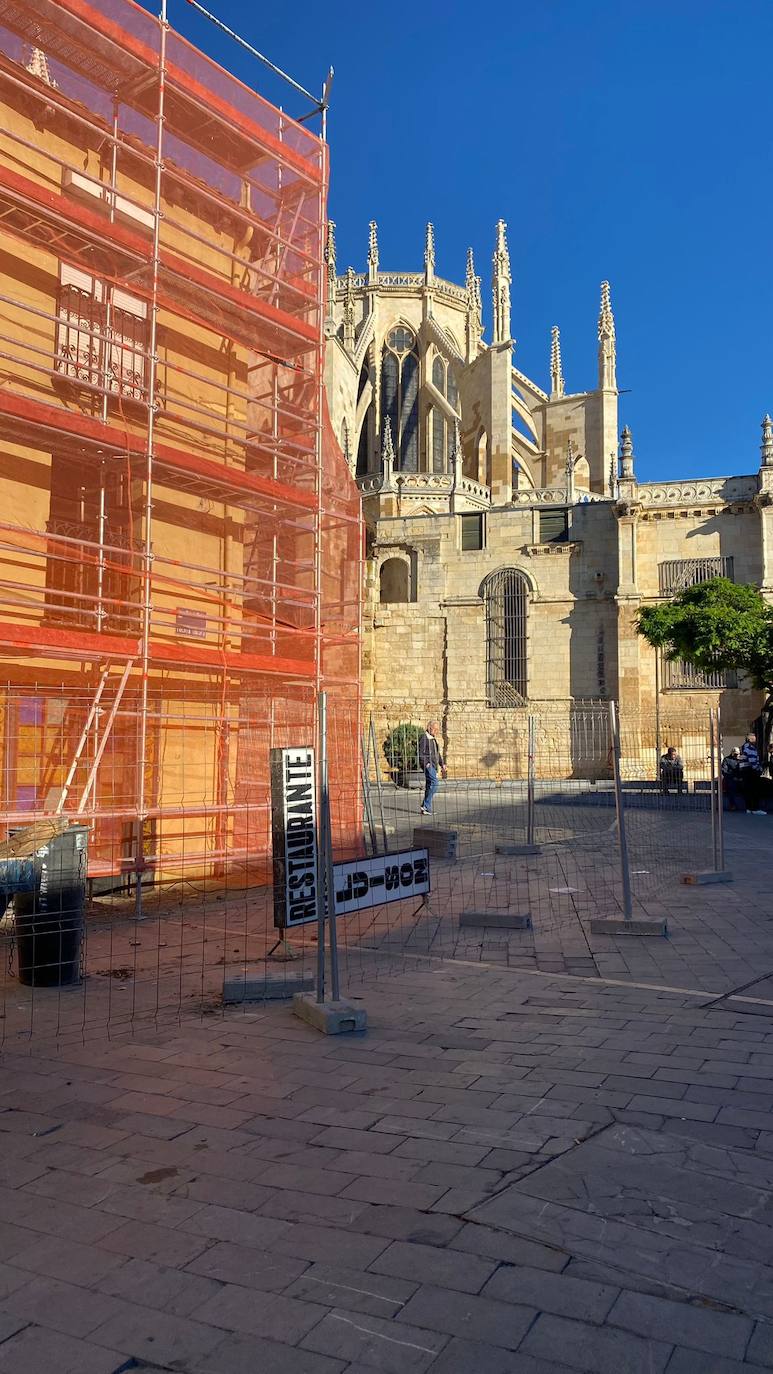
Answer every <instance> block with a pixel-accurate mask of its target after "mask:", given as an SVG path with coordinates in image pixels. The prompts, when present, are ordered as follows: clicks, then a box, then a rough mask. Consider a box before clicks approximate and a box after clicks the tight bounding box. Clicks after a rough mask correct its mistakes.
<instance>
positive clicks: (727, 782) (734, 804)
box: [722, 745, 746, 811]
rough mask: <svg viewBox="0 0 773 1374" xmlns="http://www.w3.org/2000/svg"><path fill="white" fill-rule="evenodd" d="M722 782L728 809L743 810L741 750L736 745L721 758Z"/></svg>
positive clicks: (744, 804)
mask: <svg viewBox="0 0 773 1374" xmlns="http://www.w3.org/2000/svg"><path fill="white" fill-rule="evenodd" d="M722 784H723V787H724V791H725V796H726V797H727V809H728V811H745V810H746V797H745V795H744V785H743V764H742V763H741V751H740V749H739V748H738V746H737V745H736V747H735V748H734V749H731V750H730V753H729V754H728V755H727V756H726V757H725V758H723V760H722Z"/></svg>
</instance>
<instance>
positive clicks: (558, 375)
mask: <svg viewBox="0 0 773 1374" xmlns="http://www.w3.org/2000/svg"><path fill="white" fill-rule="evenodd" d="M564 389H565V388H564V373H563V368H562V366H561V331H560V330H559V328H558V325H557V324H554V325H553V328H552V329H551V331H550V399H551V401H556V400H558V398H559V397H560V396H563V394H564Z"/></svg>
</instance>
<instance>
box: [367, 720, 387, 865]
mask: <svg viewBox="0 0 773 1374" xmlns="http://www.w3.org/2000/svg"><path fill="white" fill-rule="evenodd" d="M370 747H371V749H372V750H373V767H374V770H375V773H376V792H377V793H378V812H379V819H380V821H381V846H382V849H381V852H382V853H383V854H386V852H387V849H388V848H389V846H388V845H387V831H386V817H385V815H384V792H383V784H382V781H381V764H380V762H379V756H378V744H377V741H376V727H375V725H374V724H373V713H372V712H371V715H370Z"/></svg>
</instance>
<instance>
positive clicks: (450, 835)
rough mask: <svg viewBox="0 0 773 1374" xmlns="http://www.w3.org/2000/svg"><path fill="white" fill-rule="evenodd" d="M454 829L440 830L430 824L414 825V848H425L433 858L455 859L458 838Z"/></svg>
mask: <svg viewBox="0 0 773 1374" xmlns="http://www.w3.org/2000/svg"><path fill="white" fill-rule="evenodd" d="M458 838H459V836H458V832H457V831H456V830H440V829H436V828H435V827H434V826H431V825H419V826H415V827H414V831H413V847H414V849H426V851H427V853H428V854H429V855H430V857H431V858H433V859H455V858H456V845H457V840H458Z"/></svg>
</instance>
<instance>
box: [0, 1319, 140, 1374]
mask: <svg viewBox="0 0 773 1374" xmlns="http://www.w3.org/2000/svg"><path fill="white" fill-rule="evenodd" d="M123 1364H125V1359H124V1357H123V1355H122V1354H121V1353H120V1351H118V1350H105V1349H104V1348H100V1347H99V1346H96V1345H92V1344H91V1343H88V1342H86V1341H81V1340H77V1339H76V1338H75V1337H73V1336H65V1335H63V1334H62V1332H61V1331H47V1330H44V1329H43V1327H40V1326H26V1327H25V1328H24V1330H23V1331H20V1332H19V1334H18V1335H16V1336H12V1337H11V1339H10V1340H5V1341H3V1343H2V1345H0V1370H2V1371H3V1374H54V1371H55V1374H115V1371H116V1370H117V1369H119V1368H120V1367H121V1365H123Z"/></svg>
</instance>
